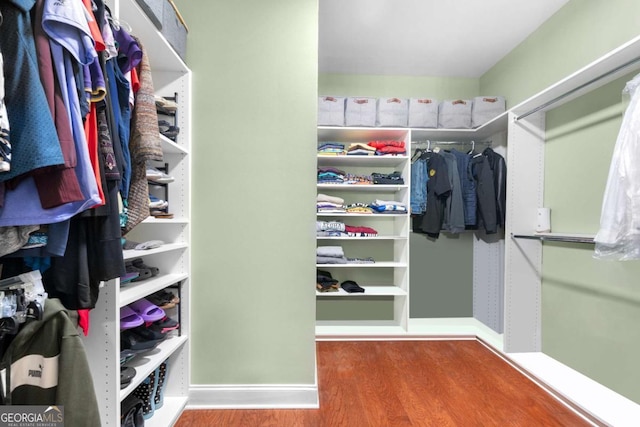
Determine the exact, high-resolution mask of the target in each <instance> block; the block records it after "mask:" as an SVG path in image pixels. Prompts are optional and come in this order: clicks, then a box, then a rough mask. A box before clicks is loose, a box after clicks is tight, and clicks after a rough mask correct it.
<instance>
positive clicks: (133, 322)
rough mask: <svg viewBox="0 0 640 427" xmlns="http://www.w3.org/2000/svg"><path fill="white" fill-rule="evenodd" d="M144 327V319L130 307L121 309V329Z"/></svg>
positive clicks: (126, 306)
mask: <svg viewBox="0 0 640 427" xmlns="http://www.w3.org/2000/svg"><path fill="white" fill-rule="evenodd" d="M141 325H144V319H143V318H142V317H140V316H139V315H138V313H136V312H135V311H133V310H132V309H131V307H129V306H128V305H125V306H124V307H120V329H132V328H136V327H138V326H141Z"/></svg>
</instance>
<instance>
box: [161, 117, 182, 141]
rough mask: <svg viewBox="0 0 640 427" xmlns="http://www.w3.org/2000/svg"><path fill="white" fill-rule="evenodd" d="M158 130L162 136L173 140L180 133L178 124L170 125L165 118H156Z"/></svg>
mask: <svg viewBox="0 0 640 427" xmlns="http://www.w3.org/2000/svg"><path fill="white" fill-rule="evenodd" d="M158 130H159V131H160V133H161V134H162V135H163V136H166V137H167V138H169V139H171V140H174V141H175V139H176V137H177V136H178V134H179V133H180V128H179V127H178V126H175V125H172V124H171V123H169V122H168V121H166V120H158Z"/></svg>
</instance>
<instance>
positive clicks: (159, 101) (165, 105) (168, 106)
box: [155, 96, 178, 114]
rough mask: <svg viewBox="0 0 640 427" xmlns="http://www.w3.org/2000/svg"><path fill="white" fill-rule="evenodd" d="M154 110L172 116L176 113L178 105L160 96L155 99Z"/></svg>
mask: <svg viewBox="0 0 640 427" xmlns="http://www.w3.org/2000/svg"><path fill="white" fill-rule="evenodd" d="M155 102H156V110H158V111H159V112H161V113H164V114H174V113H175V112H176V111H178V104H177V103H176V102H175V101H172V100H170V99H167V98H164V97H162V96H156V97H155Z"/></svg>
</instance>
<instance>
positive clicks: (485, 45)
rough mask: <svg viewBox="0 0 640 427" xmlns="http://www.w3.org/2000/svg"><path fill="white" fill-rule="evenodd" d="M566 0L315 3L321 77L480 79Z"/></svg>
mask: <svg viewBox="0 0 640 427" xmlns="http://www.w3.org/2000/svg"><path fill="white" fill-rule="evenodd" d="M567 2H568V0H319V3H320V34H319V55H318V56H319V58H318V60H319V71H320V72H321V73H345V74H370V75H421V76H459V77H479V76H481V75H482V74H484V73H485V72H486V71H487V70H488V69H490V68H491V67H492V66H493V65H495V64H496V62H498V61H499V60H500V59H501V58H502V57H504V56H505V55H506V54H507V53H509V52H510V51H511V50H512V49H513V48H514V47H516V46H517V45H518V44H519V43H520V42H522V41H523V40H524V39H525V38H526V37H527V36H528V35H529V34H531V33H532V32H533V31H535V30H536V28H538V27H539V26H540V25H541V24H542V23H543V22H544V21H545V20H547V19H548V18H549V17H550V16H551V15H553V14H554V13H555V12H556V11H557V10H558V9H560V8H561V7H562V6H563V5H564V4H565V3H567Z"/></svg>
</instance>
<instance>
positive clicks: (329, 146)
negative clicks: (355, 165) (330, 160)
mask: <svg viewBox="0 0 640 427" xmlns="http://www.w3.org/2000/svg"><path fill="white" fill-rule="evenodd" d="M318 155H319V156H342V155H344V144H340V143H339V142H324V143H322V144H321V145H319V146H318Z"/></svg>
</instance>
